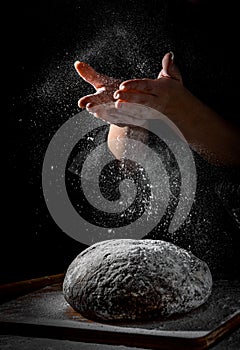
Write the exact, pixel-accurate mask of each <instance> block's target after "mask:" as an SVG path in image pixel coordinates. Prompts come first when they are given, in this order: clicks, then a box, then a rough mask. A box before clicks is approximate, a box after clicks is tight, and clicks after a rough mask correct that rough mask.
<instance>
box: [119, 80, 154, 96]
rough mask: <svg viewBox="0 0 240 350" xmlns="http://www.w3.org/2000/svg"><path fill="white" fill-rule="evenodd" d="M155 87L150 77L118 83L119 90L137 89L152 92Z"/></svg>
mask: <svg viewBox="0 0 240 350" xmlns="http://www.w3.org/2000/svg"><path fill="white" fill-rule="evenodd" d="M154 88H155V83H154V80H152V79H131V80H126V81H124V82H123V83H121V84H120V86H119V89H120V90H138V91H143V92H150V93H151V92H153V90H154Z"/></svg>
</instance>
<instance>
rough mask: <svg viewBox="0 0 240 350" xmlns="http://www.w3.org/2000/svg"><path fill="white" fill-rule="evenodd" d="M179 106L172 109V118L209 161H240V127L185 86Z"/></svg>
mask: <svg viewBox="0 0 240 350" xmlns="http://www.w3.org/2000/svg"><path fill="white" fill-rule="evenodd" d="M183 94H185V96H184V98H183V96H182V95H181V98H179V101H178V104H177V105H178V109H177V110H176V109H175V110H172V111H171V109H169V112H168V117H169V118H170V119H171V120H172V121H173V122H174V123H175V124H176V126H177V127H178V128H179V129H180V131H181V132H182V133H183V135H184V137H185V138H186V140H187V141H188V143H189V144H190V145H191V146H192V148H194V149H195V150H196V151H197V152H198V153H199V154H200V155H202V156H203V157H204V158H205V159H207V160H208V161H209V162H211V163H214V164H223V165H232V164H233V165H239V164H240V142H239V139H240V129H239V127H237V126H234V125H233V124H231V123H230V122H228V121H226V120H224V119H223V118H222V117H221V116H220V115H218V114H217V113H216V112H214V111H213V110H212V109H211V108H209V107H208V106H206V105H205V104H203V103H202V102H201V101H200V100H199V99H197V98H196V97H195V96H193V95H192V94H191V93H190V92H189V91H188V90H186V89H184V91H183Z"/></svg>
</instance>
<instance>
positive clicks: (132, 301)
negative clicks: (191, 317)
mask: <svg viewBox="0 0 240 350" xmlns="http://www.w3.org/2000/svg"><path fill="white" fill-rule="evenodd" d="M211 290H212V276H211V272H210V270H209V268H208V266H207V264H206V263H205V262H204V261H202V260H200V259H199V258H197V257H196V256H194V255H193V254H192V253H190V252H188V251H186V250H184V249H182V248H180V247H178V246H176V245H174V244H171V243H168V242H165V241H160V240H149V239H143V240H135V239H115V240H114V239H113V240H107V241H102V242H98V243H96V244H94V245H92V246H90V247H89V248H87V249H85V250H84V251H83V252H81V253H80V254H79V255H78V256H77V257H76V258H75V259H74V260H73V262H72V263H71V264H70V266H69V268H68V270H67V272H66V275H65V279H64V283H63V294H64V297H65V299H66V300H67V302H68V303H69V304H70V305H71V306H72V308H73V309H75V310H76V311H78V312H79V313H81V314H82V315H83V316H84V317H86V318H89V319H93V320H144V319H145V320H146V319H151V318H153V317H156V316H161V315H163V316H169V315H173V314H177V313H184V312H188V311H190V310H192V309H194V308H196V307H198V306H200V305H201V304H203V303H204V302H205V301H206V300H207V299H208V297H209V295H210V294H211Z"/></svg>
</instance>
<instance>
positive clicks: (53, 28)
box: [0, 0, 239, 283]
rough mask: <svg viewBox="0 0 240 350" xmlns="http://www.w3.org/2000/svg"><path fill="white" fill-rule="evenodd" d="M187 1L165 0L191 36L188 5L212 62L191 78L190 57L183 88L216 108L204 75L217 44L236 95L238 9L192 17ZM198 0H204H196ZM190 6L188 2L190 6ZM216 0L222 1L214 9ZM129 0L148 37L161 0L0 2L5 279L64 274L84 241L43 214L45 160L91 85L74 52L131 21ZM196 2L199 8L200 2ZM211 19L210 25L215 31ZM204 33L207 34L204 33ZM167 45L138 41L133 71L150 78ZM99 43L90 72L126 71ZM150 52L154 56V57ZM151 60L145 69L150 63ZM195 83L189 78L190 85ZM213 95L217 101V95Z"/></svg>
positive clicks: (229, 89) (228, 92) (213, 10)
mask: <svg viewBox="0 0 240 350" xmlns="http://www.w3.org/2000/svg"><path fill="white" fill-rule="evenodd" d="M160 2H161V1H159V3H160ZM136 3H137V4H136ZM186 3H188V7H186ZM190 3H191V4H190ZM193 3H194V2H190V1H189V2H187V1H177V2H174V1H171V5H172V6H173V7H174V8H175V14H176V18H177V21H178V22H179V24H180V26H181V29H182V33H183V36H184V35H186V36H188V37H189V38H190V37H191V35H192V38H191V40H192V42H193V43H194V41H195V37H194V32H193V31H192V30H190V31H187V30H186V32H185V19H186V18H185V17H186V16H187V17H188V19H189V18H190V19H191V18H192V17H191V13H190V15H189V12H188V11H190V12H191V11H194V15H195V17H194V18H195V19H197V20H198V21H199V23H201V30H202V32H203V36H202V38H203V39H202V42H201V41H200V42H199V52H202V54H203V56H201V57H200V56H198V62H200V63H201V64H202V65H204V64H205V63H206V61H204V55H205V54H207V55H208V57H210V58H211V60H210V61H211V63H213V64H216V71H215V72H212V71H211V74H210V75H209V76H207V75H206V76H203V75H204V74H202V75H201V76H200V78H199V80H196V77H195V76H194V67H195V66H196V62H195V61H196V60H195V61H194V57H192V58H193V59H192V60H190V61H191V62H192V63H191V64H192V66H191V67H190V68H192V71H193V76H190V77H189V80H186V81H185V83H186V85H189V86H190V85H191V84H192V85H191V88H192V91H193V92H195V93H196V95H199V97H201V98H203V99H204V98H205V100H206V102H209V101H210V102H211V103H212V104H213V107H214V103H215V95H216V96H217V95H219V93H218V91H215V90H214V91H213V90H211V84H210V83H209V82H211V81H212V80H213V76H218V73H219V71H220V69H219V67H220V68H221V66H220V65H219V66H218V62H217V59H216V57H217V56H215V54H216V52H217V54H219V52H220V53H221V54H222V56H223V61H224V60H231V61H232V62H233V65H232V66H234V67H236V69H234V70H233V71H229V72H228V71H226V72H225V73H224V74H225V75H224V78H226V77H229V78H227V79H229V84H228V85H226V84H225V85H224V86H226V88H224V89H225V90H224V93H225V94H226V96H228V97H229V99H230V98H232V97H231V94H232V93H234V92H235V93H236V94H235V95H236V96H238V93H237V92H236V86H234V85H233V84H232V81H233V80H231V78H232V76H233V73H234V74H237V72H239V69H238V63H237V60H236V55H237V54H236V43H237V42H236V41H235V38H237V37H238V35H237V31H236V30H235V27H234V24H235V23H237V22H236V21H235V20H234V16H236V11H234V8H232V4H231V2H228V6H227V7H226V6H225V4H224V3H223V4H222V3H220V2H216V1H213V2H211V3H212V6H210V8H208V11H205V10H204V8H203V9H201V8H199V9H198V10H197V11H199V15H196V10H195V9H194V10H193V6H192V5H193ZM203 3H204V4H205V3H207V2H205V1H203ZM189 4H190V5H191V6H192V7H191V9H190V10H189V6H190V5H189ZM216 4H218V6H219V7H216ZM133 5H134V6H135V10H134V11H135V13H136V16H137V18H138V19H140V20H141V19H142V17H141V16H145V17H147V21H146V23H147V24H149V25H148V26H147V25H146V28H144V32H146V35H149V32H150V33H151V34H152V35H153V36H154V29H151V26H150V24H151V23H152V15H153V14H154V13H156V9H157V8H158V6H159V4H158V1H154V0H152V1H151V4H150V2H149V1H148V2H147V1H138V2H136V1H135V2H134V1H122V2H121V1H103V2H96V1H93V0H90V1H81V0H79V1H76V0H58V1H57V0H42V1H39V2H33V1H28V0H23V1H21V2H17V1H12V2H9V4H7V6H5V8H4V9H2V20H3V19H4V20H5V22H6V24H5V25H4V28H3V44H4V45H2V46H3V50H2V58H3V61H4V62H3V66H2V76H3V77H4V80H3V81H2V87H3V88H4V91H3V93H2V97H3V99H2V103H3V106H4V108H3V111H4V112H3V113H2V123H3V125H4V126H3V127H2V140H3V146H2V147H3V148H2V149H3V155H4V161H3V164H2V169H3V170H2V173H3V175H4V177H3V182H2V193H3V196H2V208H3V210H2V218H3V221H2V230H1V263H0V268H1V272H0V277H1V282H3V283H4V282H8V281H13V280H21V279H25V278H31V277H37V276H42V275H45V274H51V273H58V272H63V271H64V270H65V269H66V267H67V266H68V264H69V263H70V262H71V261H72V259H73V258H74V257H75V256H76V255H77V254H78V253H79V252H80V251H81V250H82V249H84V248H85V247H86V246H84V245H83V244H80V243H79V242H77V241H74V240H73V239H72V238H70V237H69V236H68V235H67V234H66V233H64V232H62V231H61V229H60V228H59V227H58V226H57V225H56V223H55V222H54V220H53V219H52V217H51V215H50V214H49V212H48V209H47V207H46V204H45V201H44V198H43V194H42V186H41V171H42V162H43V159H44V155H45V151H46V149H47V146H48V144H49V142H50V140H51V138H52V137H53V135H54V134H55V132H56V131H57V130H58V129H59V127H60V126H61V125H62V124H63V123H64V122H65V121H67V120H68V119H69V118H70V117H71V116H74V115H75V114H76V113H78V112H79V108H78V106H77V100H78V99H79V97H81V96H82V95H83V94H87V93H90V92H92V91H93V89H92V88H91V87H90V86H89V85H88V84H87V83H85V82H83V81H81V80H80V79H79V77H78V76H77V74H76V72H75V71H74V68H73V63H74V61H75V60H77V59H82V57H79V55H80V53H83V52H85V51H87V52H89V50H91V42H92V41H94V40H95V38H96V36H97V33H98V31H99V28H103V29H104V28H108V27H112V26H113V24H115V23H116V21H118V20H119V23H120V22H121V20H122V19H123V18H125V17H126V22H128V17H127V15H126V13H128V9H130V8H131V6H133ZM195 5H196V6H198V5H197V2H196V4H195ZM181 10H182V12H181ZM179 11H180V12H179ZM209 11H210V12H209ZM209 13H210V15H209ZM112 14H115V15H114V16H113V17H114V22H113V21H112V20H111V15H112ZM121 16H122V17H121ZM159 16H160V14H159ZM225 18H230V19H231V20H230V25H229V24H228V25H227V24H226V22H227V20H226V22H225V20H224V21H222V19H225ZM195 19H194V20H193V21H192V23H190V25H191V26H195V23H196V22H195ZM111 21H112V22H111ZM216 21H217V25H216V28H217V30H215V29H214V28H215V22H216ZM221 21H222V22H221ZM140 22H141V21H139V23H140ZM190 22H191V20H190ZM140 24H141V23H140ZM129 25H131V23H130V24H129ZM138 25H139V24H138V21H136V24H132V28H131V30H133V29H134V28H135V30H137V29H138ZM229 26H230V27H229ZM210 27H211V29H212V30H213V32H214V34H216V33H218V31H219V35H217V38H218V40H217V41H214V43H215V44H216V47H220V51H219V49H218V48H217V49H216V52H215V51H214V50H215V47H214V45H213V41H211V35H209V33H210V32H209V28H210ZM136 28H137V29H136ZM153 28H154V26H153ZM169 28H170V27H169ZM225 28H228V33H229V32H230V33H231V35H230V36H226V35H227V34H226V31H225ZM170 29H171V28H170ZM151 30H152V32H151ZM106 33H107V31H106ZM140 37H141V35H140ZM189 38H188V39H189ZM215 38H216V36H215ZM140 39H141V38H140ZM142 39H143V38H142ZM206 39H209V40H208V41H206ZM111 40H113V38H112V37H110V39H109V41H111ZM133 41H134V40H133ZM221 42H224V45H225V47H227V51H226V49H224V50H225V51H224V50H223V49H221V48H222V46H221ZM89 43H90V44H89ZM95 44H96V42H95ZM142 44H144V40H140V45H142ZM183 44H184V43H183ZM183 44H182V45H183ZM122 45H123V47H122V49H123V50H126V51H127V50H128V47H127V41H126V42H124V43H123V44H122ZM150 46H151V41H150V42H149V47H150ZM155 46H156V45H155ZM172 46H173V49H174V51H175V54H176V60H177V59H178V57H180V54H179V55H178V51H177V50H178V48H177V44H176V45H175V46H176V47H174V43H172ZM172 46H171V42H170V43H169V42H163V43H162V48H161V49H160V51H159V52H157V53H155V52H154V54H153V55H152V52H150V51H149V54H148V47H147V49H146V50H145V47H142V48H141V51H144V52H146V62H147V64H146V67H145V71H143V70H141V69H140V68H139V70H138V71H137V70H136V71H137V73H138V76H139V77H141V74H142V76H144V77H145V76H146V75H148V77H151V75H150V74H148V72H149V71H150V69H151V68H152V70H151V74H152V75H153V76H156V74H157V73H158V71H159V70H160V68H161V67H160V61H161V57H162V56H163V54H164V53H165V52H166V51H167V50H169V49H172ZM183 46H184V45H183ZM116 47H117V46H116ZM98 48H99V50H98V51H96V50H95V53H92V54H89V55H88V56H87V59H86V61H87V60H88V59H89V63H91V64H92V65H93V66H94V67H95V68H96V69H97V70H98V69H99V70H101V71H102V72H103V73H105V74H110V75H111V74H114V75H115V77H119V78H120V77H122V78H129V77H130V76H133V72H135V71H134V69H135V68H136V66H135V62H134V60H133V62H130V63H131V64H130V65H129V71H128V72H127V73H126V76H124V74H125V72H124V73H123V71H124V69H122V70H121V69H119V68H118V67H124V62H121V60H122V58H121V52H120V53H119V52H116V50H115V51H114V50H112V49H111V47H108V50H107V49H106V48H105V49H104V50H105V51H104V55H102V53H101V46H99V47H98ZM115 49H116V48H115ZM180 50H181V48H180ZM182 50H183V48H182ZM201 50H202V51H201ZM221 50H223V51H221ZM114 54H115V55H117V59H118V63H119V62H120V64H118V65H116V66H114V64H113V62H112V61H111V59H110V55H112V56H113V60H114V59H115V57H114ZM148 55H149V56H148ZM151 55H152V57H153V56H154V55H155V59H154V58H153V59H152V58H151V57H150V56H151ZM156 55H157V56H156ZM187 55H188V56H187ZM189 55H191V52H190V53H186V57H184V58H183V59H184V60H185V59H186V58H187V59H188V58H189V57H191V56H189ZM156 57H158V62H157V63H156ZM107 58H108V59H107ZM201 61H202V62H201ZM234 61H236V65H235V63H234ZM178 63H179V66H180V68H181V71H182V72H183V73H186V72H188V71H189V67H188V66H186V67H184V66H183V65H182V66H181V61H179V62H178ZM148 67H150V68H149V71H148ZM184 69H185V72H184ZM206 71H207V68H206ZM113 72H114V73H113ZM196 72H197V70H196ZM186 76H187V74H186ZM201 79H202V80H201ZM235 81H237V79H236V80H235ZM194 82H196V83H195V85H194ZM221 82H222V80H221V77H220V78H219V81H217V84H214V87H215V88H219V89H220V90H221V89H222V83H221ZM201 91H204V92H205V95H204V94H203V96H201ZM238 91H239V89H238ZM217 102H218V103H220V104H221V102H222V103H224V99H222V101H221V100H220V101H219V100H218V101H217ZM222 107H223V109H224V107H226V108H230V107H231V106H229V103H227V105H226V106H222ZM233 108H234V105H233ZM232 115H233V116H234V117H235V116H236V115H235V114H232ZM5 122H6V123H5Z"/></svg>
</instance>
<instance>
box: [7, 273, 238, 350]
mask: <svg viewBox="0 0 240 350" xmlns="http://www.w3.org/2000/svg"><path fill="white" fill-rule="evenodd" d="M62 280H63V275H54V276H46V277H43V278H41V279H33V280H31V283H30V282H29V281H23V282H21V288H19V284H18V285H17V288H16V284H12V288H13V289H15V291H16V289H18V292H19V293H20V294H21V296H20V297H18V298H15V299H12V300H8V301H5V302H4V303H2V305H0V332H1V334H5V335H6V334H7V335H9V334H11V335H20V336H31V337H39V338H51V339H67V340H74V341H79V342H87V343H97V344H112V345H125V346H129V347H139V348H145V349H159V350H160V349H162V350H169V349H171V350H172V349H176V350H177V349H179V350H182V349H184V350H185V349H199V350H202V349H208V348H209V347H212V346H213V345H214V344H216V343H217V342H219V341H221V340H222V339H224V338H225V337H226V336H227V335H228V334H230V333H231V332H234V330H236V329H238V328H240V282H238V281H219V282H218V283H216V284H215V286H214V288H213V293H212V296H211V298H210V299H209V301H208V302H207V303H206V304H205V305H203V306H202V307H200V308H198V309H196V310H193V311H192V312H190V313H188V314H186V315H181V316H178V317H173V318H170V319H159V320H154V321H149V322H135V323H119V322H118V323H99V322H93V321H90V320H88V319H85V318H84V317H82V316H81V315H80V314H78V313H76V312H75V311H74V310H73V309H72V308H71V307H70V306H69V305H68V304H67V302H66V301H65V299H64V297H63V295H62V289H61V288H62ZM23 286H25V287H23ZM37 286H38V287H39V286H40V288H39V289H37V290H36V288H37ZM24 288H25V292H26V293H28V294H26V295H23V290H24ZM10 290H11V285H7V286H6V285H5V286H4V288H3V286H2V287H1V288H0V291H1V293H2V296H3V300H6V296H5V298H4V294H5V293H6V292H7V291H10ZM33 290H35V291H34V292H33ZM10 294H11V295H15V296H16V295H17V293H13V292H12V293H10ZM223 306H224V307H223ZM213 315H214V316H215V317H213Z"/></svg>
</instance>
